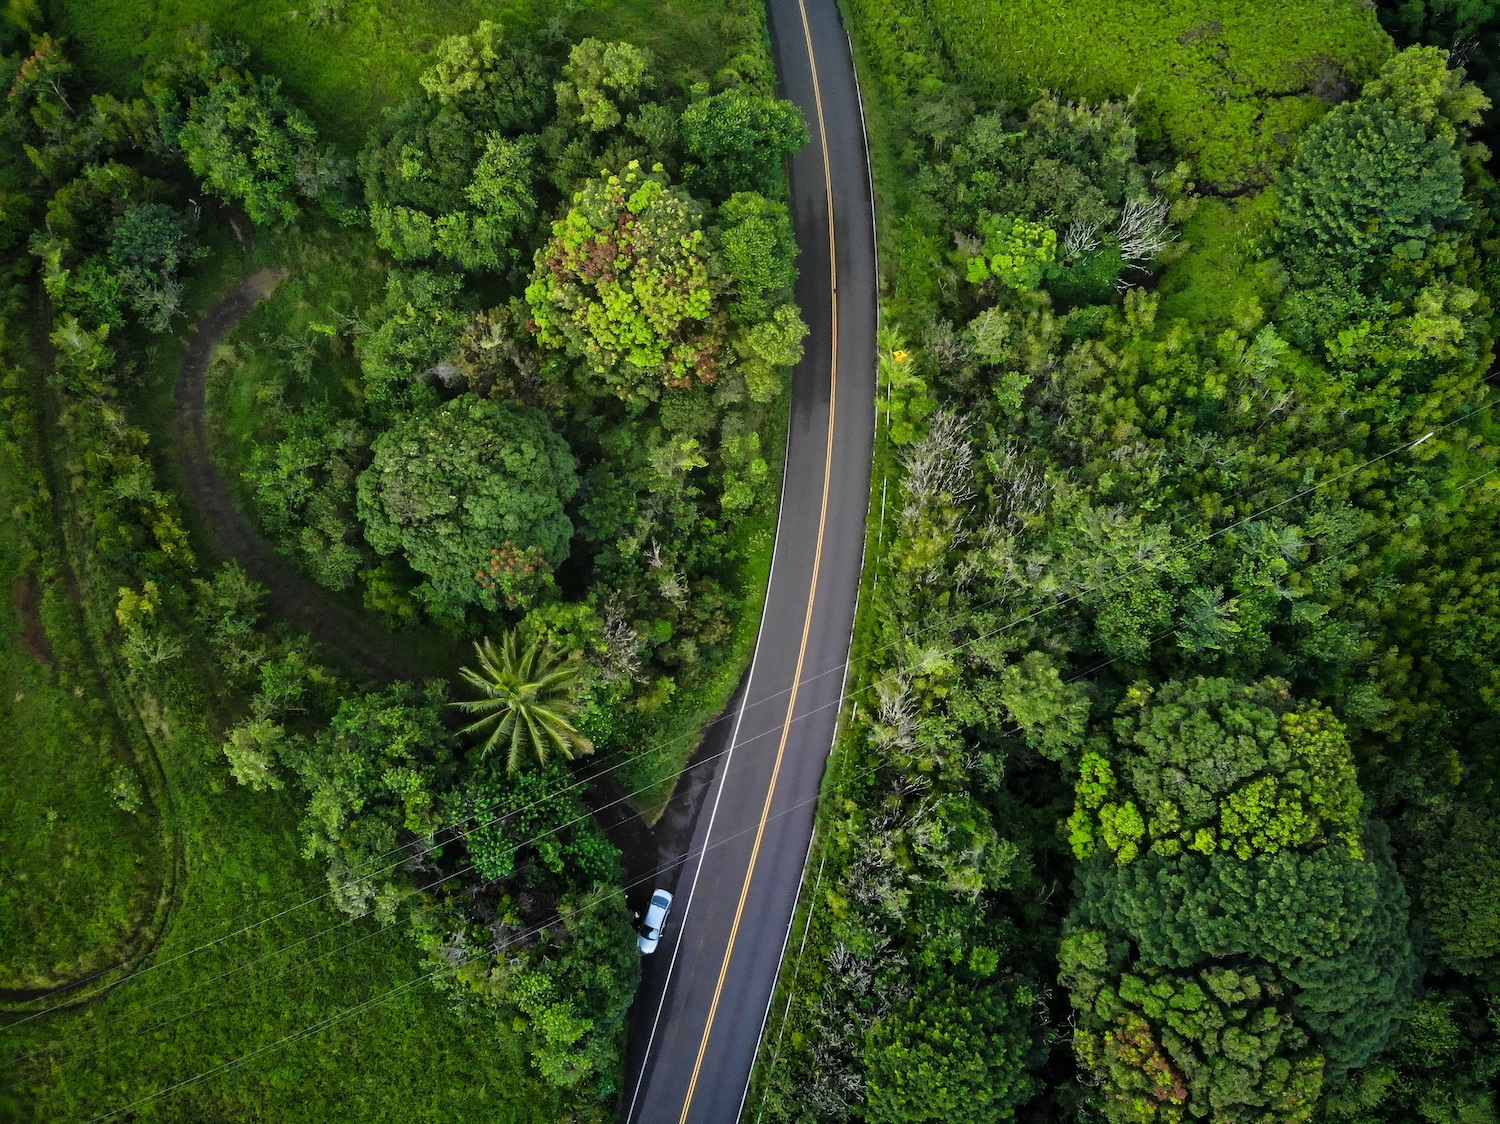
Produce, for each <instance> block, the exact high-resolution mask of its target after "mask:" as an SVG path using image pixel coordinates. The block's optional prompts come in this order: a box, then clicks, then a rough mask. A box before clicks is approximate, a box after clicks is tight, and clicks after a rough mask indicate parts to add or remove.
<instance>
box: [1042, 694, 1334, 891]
mask: <svg viewBox="0 0 1500 1124" xmlns="http://www.w3.org/2000/svg"><path fill="white" fill-rule="evenodd" d="M1121 709H1122V717H1120V718H1119V719H1117V720H1116V722H1115V732H1116V737H1117V738H1118V746H1119V749H1118V750H1117V751H1116V763H1115V766H1114V767H1113V768H1111V767H1110V764H1109V762H1108V761H1107V760H1105V759H1104V758H1102V757H1100V756H1099V755H1098V754H1090V755H1088V756H1087V757H1085V759H1084V765H1083V766H1082V768H1081V771H1080V779H1079V796H1078V803H1077V805H1076V807H1075V810H1074V814H1073V818H1072V820H1070V821H1069V824H1070V830H1071V831H1072V832H1073V833H1074V834H1075V836H1076V837H1077V838H1078V839H1079V840H1080V842H1079V843H1078V844H1075V851H1076V852H1077V853H1078V856H1079V857H1080V858H1084V857H1087V855H1088V854H1090V853H1091V852H1092V849H1093V846H1092V840H1093V839H1094V838H1095V837H1096V834H1097V835H1098V836H1100V837H1102V839H1103V841H1104V842H1105V844H1106V846H1108V848H1109V849H1110V851H1111V852H1113V853H1114V854H1115V858H1116V861H1117V862H1119V863H1120V864H1121V865H1123V864H1125V863H1128V862H1130V861H1131V860H1132V859H1134V858H1135V857H1136V855H1137V854H1139V853H1140V851H1141V850H1143V849H1145V848H1149V849H1150V850H1152V851H1154V852H1155V853H1157V854H1161V855H1179V854H1182V853H1183V851H1184V849H1191V850H1204V849H1216V850H1219V851H1228V852H1232V853H1233V854H1235V855H1236V856H1238V857H1239V858H1241V859H1249V858H1250V857H1251V856H1252V855H1271V854H1275V853H1277V852H1278V851H1282V850H1285V849H1288V848H1303V847H1309V846H1323V845H1325V844H1329V843H1333V842H1338V843H1341V844H1342V845H1343V846H1344V847H1346V848H1348V849H1350V850H1353V851H1357V849H1358V843H1357V839H1358V831H1359V815H1360V795H1359V784H1358V779H1357V778H1356V776H1355V772H1354V762H1353V760H1352V758H1351V756H1350V751H1349V744H1348V741H1347V740H1346V738H1345V735H1344V728H1343V726H1342V725H1341V724H1340V723H1339V722H1338V721H1337V720H1336V719H1335V718H1333V716H1332V715H1330V714H1329V713H1328V712H1327V711H1325V710H1323V709H1321V708H1319V707H1317V706H1306V705H1304V706H1302V707H1300V708H1296V707H1295V704H1294V703H1293V702H1292V700H1291V699H1290V697H1289V696H1288V694H1287V690H1286V684H1284V683H1280V682H1277V681H1275V680H1266V681H1263V682H1261V683H1258V684H1255V685H1254V686H1250V687H1244V686H1240V685H1239V684H1236V683H1233V682H1231V681H1229V680H1224V679H1212V680H1211V679H1196V680H1193V681H1192V682H1189V683H1168V684H1166V685H1164V686H1162V687H1161V688H1159V689H1157V690H1156V691H1154V692H1153V691H1152V690H1151V689H1150V688H1147V687H1144V686H1142V685H1137V686H1136V687H1135V688H1132V691H1131V694H1130V696H1129V697H1128V698H1127V701H1126V702H1125V703H1124V704H1123V705H1122V708H1121ZM1116 778H1118V781H1119V787H1118V789H1117V787H1116V783H1115V779H1116Z"/></svg>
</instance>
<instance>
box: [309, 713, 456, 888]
mask: <svg viewBox="0 0 1500 1124" xmlns="http://www.w3.org/2000/svg"><path fill="white" fill-rule="evenodd" d="M444 701H445V699H444V696H443V687H442V685H441V684H438V685H436V686H433V687H430V688H428V689H427V690H425V691H419V690H418V689H417V688H415V687H413V686H411V685H410V684H407V683H397V684H394V685H392V686H390V687H386V688H384V689H382V690H379V691H371V692H369V693H366V694H361V695H352V696H349V697H346V698H345V699H344V700H343V701H342V702H341V703H340V704H339V707H338V710H337V712H336V713H335V714H334V716H333V719H332V720H331V721H330V722H329V724H328V726H327V727H326V728H324V729H323V730H320V731H319V732H318V733H317V735H316V736H314V737H312V738H297V739H288V740H287V742H286V743H285V744H284V745H283V746H282V747H281V759H282V760H283V761H284V762H286V764H288V765H289V766H290V767H291V768H292V769H293V770H294V771H295V772H296V773H297V775H298V777H299V778H300V779H301V781H302V785H303V788H304V789H305V790H306V791H307V793H308V805H307V812H306V814H305V815H304V816H303V820H302V832H303V841H304V842H303V853H304V854H305V855H306V857H307V858H309V859H312V858H321V859H323V860H324V861H325V862H326V863H327V864H328V882H329V885H330V887H331V888H332V895H331V896H332V898H333V901H334V904H336V905H337V906H338V907H339V908H340V909H342V910H344V912H346V913H350V914H353V915H354V916H356V917H359V916H363V915H364V914H366V913H368V912H369V911H370V909H371V908H372V906H374V905H376V904H377V903H389V902H391V901H392V889H391V885H390V879H389V878H388V871H389V866H388V865H384V864H382V863H381V862H380V861H379V860H380V859H382V858H383V857H384V856H385V855H387V854H389V852H390V851H392V850H393V849H394V848H395V847H396V846H397V845H398V842H399V841H400V839H401V838H402V833H403V832H409V833H411V834H412V835H415V836H417V837H418V838H431V837H432V835H433V834H434V833H435V832H436V831H437V830H438V829H439V828H440V827H441V826H442V823H443V813H442V809H441V807H440V803H439V797H440V796H441V795H442V794H443V793H444V792H445V791H446V790H447V789H448V787H449V785H450V784H451V783H452V779H453V752H452V738H451V735H450V734H449V733H448V730H447V728H446V727H445V726H444V725H443V721H442V707H443V704H444Z"/></svg>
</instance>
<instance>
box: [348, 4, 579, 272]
mask: <svg viewBox="0 0 1500 1124" xmlns="http://www.w3.org/2000/svg"><path fill="white" fill-rule="evenodd" d="M438 53H439V55H440V56H441V58H440V60H439V62H438V63H437V64H436V65H435V66H434V67H433V68H432V69H431V70H429V71H428V72H427V73H426V74H425V75H424V76H423V79H422V81H423V85H424V87H425V88H426V89H427V92H428V96H427V97H426V98H425V99H412V100H410V101H407V102H405V103H403V104H402V105H401V106H400V107H398V108H397V109H396V110H394V111H392V112H391V113H390V114H389V115H387V117H386V119H385V121H384V122H383V123H382V125H381V127H380V130H379V132H378V133H377V134H376V135H375V136H374V137H372V138H371V141H370V143H369V145H368V146H366V148H365V151H364V153H363V155H362V156H361V157H360V174H361V176H362V177H363V179H364V183H365V198H366V200H367V201H368V203H369V206H370V223H371V226H372V227H373V228H374V230H375V234H376V237H377V238H378V239H379V241H380V244H381V246H383V247H384V248H385V249H387V250H389V251H390V252H391V254H392V256H393V257H395V258H396V259H397V260H398V261H424V260H429V259H431V258H434V257H441V258H446V259H448V260H450V261H453V262H455V263H457V264H458V265H460V266H462V267H463V268H464V269H469V270H480V269H487V270H503V269H505V268H507V267H508V266H510V265H512V264H514V263H515V262H516V261H518V260H519V258H520V255H519V252H518V250H517V248H516V241H517V240H518V238H519V237H520V236H521V235H523V234H524V233H526V232H527V231H528V229H529V228H530V226H531V224H532V222H533V221H534V219H535V217H536V207H537V199H536V194H535V190H534V181H535V180H536V178H537V177H536V165H537V163H538V159H539V153H538V151H537V147H536V141H535V140H534V139H533V138H531V137H527V136H521V135H519V134H520V133H523V132H524V131H525V130H527V129H530V128H533V127H535V126H536V125H538V124H539V123H540V121H541V119H542V116H543V114H544V113H545V111H546V109H547V108H548V104H549V101H550V93H551V91H550V89H549V86H548V82H547V75H546V72H545V70H544V69H543V66H542V64H541V63H540V61H539V60H538V59H537V58H536V56H535V55H534V54H533V53H531V52H527V51H521V50H516V49H514V48H506V47H502V46H501V45H500V43H499V31H498V28H495V27H494V25H492V24H483V25H481V28H480V30H479V31H477V32H475V33H474V34H473V35H470V36H464V35H460V36H454V37H453V38H452V39H448V40H444V42H443V44H441V45H440V46H439V51H438Z"/></svg>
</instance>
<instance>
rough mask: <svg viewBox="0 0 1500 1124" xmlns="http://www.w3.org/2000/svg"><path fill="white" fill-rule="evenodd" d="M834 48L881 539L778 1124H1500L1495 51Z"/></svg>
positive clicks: (775, 1090) (769, 1060)
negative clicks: (848, 1123) (868, 333)
mask: <svg viewBox="0 0 1500 1124" xmlns="http://www.w3.org/2000/svg"><path fill="white" fill-rule="evenodd" d="M1377 15H1378V16H1379V17H1380V18H1381V19H1383V20H1384V21H1385V23H1386V28H1388V32H1387V30H1386V28H1382V27H1381V25H1380V24H1379V23H1378V22H1377ZM849 16H850V18H851V21H852V24H853V27H852V31H853V33H854V37H855V42H856V49H857V54H858V55H859V57H860V61H861V66H862V70H863V72H864V76H865V79H866V83H865V88H866V97H867V100H868V101H869V102H870V107H869V108H870V112H871V115H872V121H871V133H872V151H873V157H874V160H875V171H876V183H877V190H878V191H879V193H880V196H881V216H880V217H881V224H882V229H881V238H882V254H883V258H884V272H885V275H886V283H885V293H884V294H883V295H884V299H885V308H884V312H885V316H884V326H883V328H882V338H881V341H880V342H881V358H880V363H881V378H882V391H883V395H882V410H883V415H882V423H881V424H882V435H883V438H884V446H883V453H882V456H883V465H882V467H881V468H880V470H878V472H877V476H880V477H883V479H878V480H877V483H876V487H877V490H880V489H882V488H883V489H884V490H883V491H881V492H880V494H881V495H883V496H886V497H888V502H886V503H885V504H884V506H882V507H879V508H878V509H877V510H879V511H880V512H881V514H882V516H883V518H882V521H881V523H880V524H879V525H878V526H877V527H876V528H874V529H873V536H872V542H873V544H874V545H875V546H876V547H877V555H876V561H875V563H874V565H873V567H872V570H871V572H870V573H869V574H867V577H866V582H867V587H866V595H867V606H866V608H865V612H864V615H863V617H862V624H861V629H862V632H861V636H862V649H861V658H862V667H863V675H862V681H863V686H862V687H861V689H860V691H859V693H858V696H857V706H856V709H855V713H854V717H853V721H852V722H851V723H850V724H849V726H848V728H847V729H846V731H845V734H844V737H843V740H842V743H841V746H840V750H839V752H838V754H837V755H836V757H835V765H834V776H833V778H832V782H831V786H830V792H829V795H828V797H827V798H826V799H825V802H824V805H823V808H822V811H821V813H820V826H819V831H820V842H819V844H818V847H817V850H816V853H815V855H814V862H813V864H812V866H811V867H810V871H809V878H810V879H811V882H810V885H809V886H808V887H807V891H808V899H807V904H806V905H805V907H804V912H803V916H802V920H801V923H800V927H799V928H798V929H797V930H796V931H794V939H796V940H798V941H800V942H802V943H801V952H800V955H798V956H796V957H793V958H792V959H791V960H789V962H788V964H787V965H786V967H785V969H784V974H783V982H782V988H783V992H784V994H783V998H782V999H781V1000H779V1001H778V1004H777V1005H776V1009H777V1010H778V1011H781V1010H783V1009H784V1010H785V1012H786V1014H785V1017H784V1019H780V1020H775V1021H773V1025H772V1026H771V1028H770V1031H769V1037H768V1039H767V1042H766V1052H765V1053H764V1054H763V1055H762V1060H761V1063H760V1068H759V1072H758V1078H757V1093H756V1094H755V1095H756V1096H758V1098H759V1101H760V1104H761V1106H762V1107H761V1111H762V1113H763V1118H764V1119H768V1120H799V1121H811V1120H847V1119H858V1120H869V1121H891V1122H894V1121H927V1120H930V1121H939V1120H954V1119H976V1120H999V1119H1011V1118H1018V1119H1023V1120H1037V1121H1043V1120H1046V1121H1052V1120H1060V1119H1080V1120H1108V1121H1114V1122H1125V1121H1132V1122H1137V1121H1158V1120H1159V1121H1188V1120H1214V1121H1258V1122H1269V1121H1300V1120H1305V1121H1311V1120H1322V1121H1330V1122H1332V1121H1347V1122H1353V1121H1359V1122H1374V1121H1386V1120H1389V1121H1396V1120H1401V1121H1408V1120H1424V1121H1432V1122H1444V1124H1449V1122H1451V1124H1457V1122H1460V1121H1465V1122H1471V1121H1472V1122H1478V1121H1489V1120H1494V1119H1496V1118H1497V1113H1496V1079H1497V1076H1500V1013H1497V1011H1500V1009H1497V1003H1500V991H1497V990H1496V989H1497V987H1500V974H1497V971H1500V959H1497V956H1500V946H1497V944H1496V941H1495V934H1496V933H1497V931H1500V930H1497V920H1500V796H1497V788H1496V784H1497V780H1500V776H1497V772H1496V758H1495V754H1494V744H1495V738H1496V734H1497V730H1500V726H1497V723H1496V694H1495V691H1496V685H1497V684H1500V664H1497V663H1496V655H1495V653H1496V651H1497V640H1500V602H1497V600H1496V598H1497V595H1500V556H1497V554H1496V551H1495V546H1494V527H1495V525H1496V518H1497V515H1500V476H1497V475H1496V472H1497V467H1500V466H1497V458H1500V443H1497V429H1496V420H1495V418H1494V416H1493V413H1492V410H1491V408H1492V406H1493V405H1494V403H1495V398H1494V392H1493V390H1492V389H1491V388H1490V386H1489V385H1488V383H1487V382H1486V376H1487V375H1489V374H1490V373H1491V372H1492V368H1493V363H1494V346H1493V344H1494V324H1495V308H1496V302H1497V300H1500V225H1497V215H1500V210H1497V208H1500V191H1497V189H1496V184H1495V180H1494V178H1493V176H1492V174H1491V172H1490V170H1489V161H1490V157H1491V152H1490V150H1489V149H1488V148H1486V147H1485V145H1484V144H1483V143H1482V138H1485V137H1490V136H1493V130H1492V123H1493V121H1495V120H1496V118H1495V117H1494V116H1493V115H1492V114H1491V111H1492V108H1493V107H1492V101H1493V100H1494V98H1493V97H1492V96H1491V95H1492V94H1493V93H1494V92H1495V91H1494V89H1493V84H1494V82H1495V73H1496V72H1495V69H1494V60H1495V59H1496V58H1497V57H1500V54H1497V52H1496V50H1495V44H1496V40H1495V36H1496V35H1497V34H1500V19H1497V18H1496V17H1497V16H1500V13H1497V12H1496V11H1494V10H1493V9H1492V8H1487V7H1486V6H1485V5H1483V4H1480V5H1461V4H1460V5H1453V4H1443V3H1432V4H1429V5H1422V4H1419V3H1412V4H1401V5H1392V6H1391V7H1390V9H1389V10H1382V11H1380V12H1379V13H1377V12H1374V11H1372V10H1371V8H1370V6H1364V7H1361V6H1359V5H1354V4H1349V5H1344V4H1331V5H1325V4H1306V5H1303V4H1292V5H1281V6H1278V7H1277V10H1276V12H1275V15H1274V18H1268V16H1269V13H1268V12H1267V11H1266V10H1264V9H1260V10H1257V7H1256V6H1255V5H1238V6H1232V5H1215V4H1206V3H1205V4H1195V5H1182V6H1174V7H1173V8H1172V9H1171V10H1167V9H1166V8H1165V7H1161V8H1158V7H1157V6H1152V5H1139V6H1125V7H1123V8H1122V7H1120V6H1113V5H1103V4H1093V3H1076V4H1063V5H1055V6H1046V7H1045V8H1044V6H1042V5H1037V4H1026V3H1022V4H1003V5H1002V4H998V3H996V4H989V3H981V4H969V3H964V4H959V3H950V2H948V0H856V2H854V3H851V4H850V5H849ZM1085 29H1086V30H1085ZM1388 33H1389V35H1393V36H1395V37H1397V39H1398V40H1399V42H1400V43H1401V44H1410V46H1408V47H1407V49H1405V50H1398V48H1397V47H1396V46H1393V45H1392V43H1391V40H1390V38H1389V37H1388ZM1424 43H1431V44H1435V45H1430V46H1424V45H1422V44H1424ZM1486 89H1489V90H1490V93H1489V94H1487V93H1486ZM1487 114H1491V115H1490V116H1486V115H1487ZM794 947H796V946H794Z"/></svg>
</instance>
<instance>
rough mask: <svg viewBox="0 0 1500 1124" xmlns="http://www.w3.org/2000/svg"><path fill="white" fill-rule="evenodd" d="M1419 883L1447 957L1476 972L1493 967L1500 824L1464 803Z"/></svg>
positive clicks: (1497, 944)
mask: <svg viewBox="0 0 1500 1124" xmlns="http://www.w3.org/2000/svg"><path fill="white" fill-rule="evenodd" d="M1418 885H1419V886H1420V888H1421V900H1422V904H1423V906H1424V907H1425V909H1426V913H1427V918H1428V924H1429V926H1430V927H1431V929H1432V935H1433V937H1435V938H1436V942H1437V946H1438V949H1439V950H1440V952H1441V954H1442V958H1443V960H1444V961H1445V962H1446V963H1447V964H1448V965H1449V966H1450V967H1452V968H1453V969H1454V970H1455V971H1459V972H1464V973H1468V974H1471V975H1477V974H1480V973H1483V972H1485V971H1486V970H1488V969H1490V968H1491V967H1492V966H1493V965H1494V964H1495V962H1496V958H1497V957H1500V824H1497V823H1496V822H1495V820H1494V819H1493V818H1492V817H1491V816H1487V815H1485V813H1484V811H1483V810H1482V809H1481V808H1479V807H1474V806H1470V805H1466V804H1465V805H1460V806H1459V809H1458V811H1457V813H1456V814H1455V816H1454V818H1453V826H1452V830H1451V831H1449V832H1447V833H1445V836H1444V843H1443V846H1442V849H1441V850H1440V851H1438V853H1437V854H1435V855H1433V856H1431V857H1430V858H1428V859H1427V861H1426V862H1425V863H1424V864H1423V869H1422V872H1421V877H1420V879H1419V881H1418Z"/></svg>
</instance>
